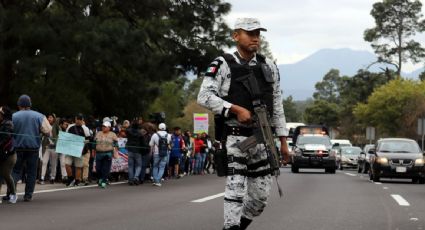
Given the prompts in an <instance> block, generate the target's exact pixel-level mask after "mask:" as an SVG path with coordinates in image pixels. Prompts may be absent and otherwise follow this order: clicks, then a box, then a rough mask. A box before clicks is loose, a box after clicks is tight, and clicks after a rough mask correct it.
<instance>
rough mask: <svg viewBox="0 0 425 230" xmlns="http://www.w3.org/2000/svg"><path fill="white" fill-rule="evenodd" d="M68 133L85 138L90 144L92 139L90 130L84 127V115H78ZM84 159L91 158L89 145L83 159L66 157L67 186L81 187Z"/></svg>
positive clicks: (85, 147)
mask: <svg viewBox="0 0 425 230" xmlns="http://www.w3.org/2000/svg"><path fill="white" fill-rule="evenodd" d="M66 132H68V133H72V134H74V135H77V136H81V137H84V139H85V142H88V141H89V138H90V131H89V129H88V128H87V127H84V116H83V115H82V114H77V115H76V116H75V123H74V124H71V125H69V126H68V128H67V129H66ZM84 157H90V155H89V151H88V147H87V144H85V145H84V148H83V150H82V152H81V157H75V156H70V155H66V156H65V168H66V174H67V175H68V181H67V183H66V186H69V187H72V186H78V185H80V182H81V180H82V173H83V166H84ZM72 165H74V167H75V175H74V174H73V170H72Z"/></svg>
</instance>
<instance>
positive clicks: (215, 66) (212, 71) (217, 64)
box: [205, 59, 223, 77]
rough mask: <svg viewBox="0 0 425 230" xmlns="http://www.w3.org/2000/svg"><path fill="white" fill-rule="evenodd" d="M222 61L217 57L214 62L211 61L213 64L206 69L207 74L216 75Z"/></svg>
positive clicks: (209, 75)
mask: <svg viewBox="0 0 425 230" xmlns="http://www.w3.org/2000/svg"><path fill="white" fill-rule="evenodd" d="M222 63H223V62H222V61H221V60H220V59H215V60H214V61H213V62H211V64H210V65H209V66H208V68H207V71H205V76H208V77H215V76H216V75H217V73H218V69H219V68H220V65H221V64H222Z"/></svg>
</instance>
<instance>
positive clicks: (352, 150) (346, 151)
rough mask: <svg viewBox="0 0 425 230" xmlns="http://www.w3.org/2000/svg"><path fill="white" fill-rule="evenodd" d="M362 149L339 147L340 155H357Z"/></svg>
mask: <svg viewBox="0 0 425 230" xmlns="http://www.w3.org/2000/svg"><path fill="white" fill-rule="evenodd" d="M361 151H362V150H361V149H360V148H341V154H342V155H356V156H357V155H359V154H360V152H361Z"/></svg>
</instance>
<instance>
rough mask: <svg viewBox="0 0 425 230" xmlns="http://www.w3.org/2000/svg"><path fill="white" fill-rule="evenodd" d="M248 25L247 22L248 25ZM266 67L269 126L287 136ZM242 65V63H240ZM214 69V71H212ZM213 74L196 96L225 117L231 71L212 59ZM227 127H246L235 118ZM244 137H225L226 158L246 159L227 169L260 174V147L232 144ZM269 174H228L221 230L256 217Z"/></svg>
mask: <svg viewBox="0 0 425 230" xmlns="http://www.w3.org/2000/svg"><path fill="white" fill-rule="evenodd" d="M248 24H249V23H248ZM232 55H233V57H234V58H235V60H236V62H237V63H239V64H241V60H240V59H239V58H238V56H237V55H236V54H232ZM265 61H266V64H267V65H268V66H269V67H270V69H271V71H272V76H273V79H274V83H273V95H274V100H273V106H274V108H273V115H272V125H273V126H274V127H275V132H276V135H277V136H287V134H288V131H287V129H286V121H285V116H284V111H283V106H282V97H281V90H280V77H279V72H278V69H277V67H276V65H275V64H274V63H273V61H271V60H270V59H266V60H265ZM242 62H243V60H242ZM247 64H248V65H250V66H254V65H256V64H257V55H255V56H254V57H253V58H252V59H251V60H250V61H249V62H248V63H247ZM214 68H216V69H214ZM211 71H213V72H214V75H211V76H206V77H205V78H204V80H203V82H202V85H201V89H200V92H199V95H198V104H200V105H202V106H204V107H206V108H208V109H210V110H211V111H213V113H215V114H222V115H225V116H227V115H228V113H229V108H230V107H231V104H230V103H229V102H227V101H225V100H223V99H222V97H224V96H226V95H227V94H228V92H229V88H230V83H231V71H230V67H229V65H228V63H226V61H225V59H224V58H223V57H218V58H216V59H215V60H214V61H213V62H212V63H211V65H210V68H209V69H208V70H207V73H208V72H211ZM226 125H227V126H238V127H249V126H247V125H244V124H241V123H239V122H238V121H237V120H236V119H229V120H227V121H226ZM245 138H247V137H245V136H234V135H228V136H227V142H226V147H227V154H228V156H233V157H240V158H246V159H247V162H246V164H242V163H240V162H235V161H233V162H229V164H228V166H229V167H232V168H234V169H238V170H247V172H248V174H249V173H253V172H264V171H267V170H268V169H269V165H268V163H266V164H262V162H265V161H266V160H267V154H266V152H265V149H264V145H263V144H259V145H257V146H256V147H255V148H251V149H249V153H246V152H241V151H240V150H239V149H238V148H237V147H236V146H235V143H237V142H238V141H243V140H244V139H245ZM271 182H272V178H271V175H270V174H268V175H262V176H258V177H250V176H249V175H248V176H247V175H240V174H235V175H229V176H227V179H226V188H225V195H224V196H225V201H224V228H225V229H239V225H240V222H241V218H242V219H243V218H245V219H248V220H252V219H253V218H254V217H255V216H258V215H260V214H261V213H262V212H263V210H264V207H265V206H266V204H267V199H268V196H269V194H270V190H271Z"/></svg>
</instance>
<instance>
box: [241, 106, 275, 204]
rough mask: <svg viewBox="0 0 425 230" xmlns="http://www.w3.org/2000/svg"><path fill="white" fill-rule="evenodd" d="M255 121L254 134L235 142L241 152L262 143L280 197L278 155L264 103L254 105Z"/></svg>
mask: <svg viewBox="0 0 425 230" xmlns="http://www.w3.org/2000/svg"><path fill="white" fill-rule="evenodd" d="M253 120H254V121H255V123H256V125H255V127H256V129H255V131H254V134H253V135H252V136H250V137H248V138H246V139H245V140H243V141H241V142H240V143H239V144H237V146H238V148H239V149H240V150H241V151H242V152H247V151H248V149H250V148H253V147H255V146H257V144H263V145H264V147H265V150H266V153H267V159H268V162H269V164H270V170H271V174H272V175H273V176H275V177H276V183H277V188H278V191H279V196H280V197H282V195H283V192H282V188H281V187H280V185H279V181H278V177H279V175H280V170H279V168H280V164H279V160H280V155H279V152H278V150H277V148H276V145H275V143H274V136H273V132H272V128H271V125H270V122H269V117H268V114H267V108H266V106H265V105H261V104H260V105H258V106H256V107H254V119H253Z"/></svg>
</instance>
